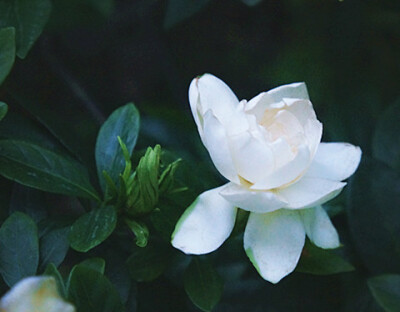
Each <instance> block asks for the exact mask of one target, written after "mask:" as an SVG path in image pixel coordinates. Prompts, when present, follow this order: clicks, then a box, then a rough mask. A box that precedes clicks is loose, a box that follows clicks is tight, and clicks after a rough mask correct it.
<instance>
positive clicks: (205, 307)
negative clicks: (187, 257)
mask: <svg viewBox="0 0 400 312" xmlns="http://www.w3.org/2000/svg"><path fill="white" fill-rule="evenodd" d="M184 287H185V291H186V293H187V294H188V296H189V298H190V300H192V302H193V303H194V304H195V305H196V306H197V307H199V308H200V309H201V310H202V311H212V309H213V308H214V307H215V305H216V304H217V303H218V301H219V300H220V298H221V296H222V292H223V289H224V283H223V280H222V278H221V277H220V276H219V274H218V273H217V271H215V269H214V268H213V266H212V265H211V264H210V263H209V262H208V261H207V260H205V259H200V258H199V257H196V258H193V260H192V262H191V263H190V265H189V266H188V267H187V269H186V271H185V274H184Z"/></svg>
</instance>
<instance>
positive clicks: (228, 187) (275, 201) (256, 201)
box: [220, 183, 287, 213]
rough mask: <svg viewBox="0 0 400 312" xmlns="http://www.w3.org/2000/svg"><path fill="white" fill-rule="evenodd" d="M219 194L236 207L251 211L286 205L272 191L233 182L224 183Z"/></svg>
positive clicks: (265, 210)
mask: <svg viewBox="0 0 400 312" xmlns="http://www.w3.org/2000/svg"><path fill="white" fill-rule="evenodd" d="M220 194H221V196H222V197H224V198H225V199H226V200H227V201H229V202H231V203H232V204H233V205H235V206H236V207H239V208H242V209H244V210H247V211H252V212H260V213H265V212H271V211H274V210H277V209H279V208H282V207H284V206H286V205H287V203H286V202H284V201H282V200H281V199H280V198H279V197H278V196H277V195H276V194H274V193H272V192H268V191H251V190H249V189H247V188H245V187H243V186H240V185H237V184H235V183H228V184H225V185H224V186H223V187H222V189H221V192H220Z"/></svg>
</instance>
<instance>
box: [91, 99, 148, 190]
mask: <svg viewBox="0 0 400 312" xmlns="http://www.w3.org/2000/svg"><path fill="white" fill-rule="evenodd" d="M139 120H140V119H139V112H138V110H137V108H136V107H135V105H133V104H132V103H130V104H127V105H125V106H122V107H120V108H118V109H116V110H115V111H114V112H113V113H112V114H111V115H110V117H108V119H107V120H106V122H105V123H104V124H103V126H102V127H101V129H100V131H99V135H98V136H97V141H96V150H95V156H96V164H97V174H98V177H99V180H100V185H101V187H102V189H103V190H104V189H105V181H104V177H103V170H105V171H107V173H108V174H109V175H110V177H111V178H112V180H113V181H114V182H115V183H117V181H118V176H119V174H120V173H121V172H122V171H123V170H124V168H125V159H124V155H123V153H122V150H121V147H120V145H119V143H118V139H117V137H118V136H119V137H120V138H121V140H122V141H123V142H124V143H125V145H126V146H127V148H128V151H129V152H130V154H132V151H133V149H134V147H135V145H136V140H137V137H138V134H139Z"/></svg>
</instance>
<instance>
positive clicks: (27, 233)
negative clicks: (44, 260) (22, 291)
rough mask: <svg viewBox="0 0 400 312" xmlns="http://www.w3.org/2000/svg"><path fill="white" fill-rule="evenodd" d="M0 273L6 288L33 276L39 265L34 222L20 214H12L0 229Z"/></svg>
mask: <svg viewBox="0 0 400 312" xmlns="http://www.w3.org/2000/svg"><path fill="white" fill-rule="evenodd" d="M0 246H1V248H0V273H1V275H2V276H3V279H4V281H5V282H6V283H7V285H8V286H10V287H11V286H13V285H14V284H15V283H17V282H18V281H19V280H20V279H22V278H24V277H27V276H31V275H35V273H36V269H37V266H38V263H39V243H38V232H37V227H36V224H35V222H33V220H32V219H31V218H29V217H28V216H27V215H25V214H23V213H21V212H15V213H13V214H12V215H11V216H10V217H9V218H8V219H7V220H6V221H5V222H4V223H3V225H2V227H1V228H0Z"/></svg>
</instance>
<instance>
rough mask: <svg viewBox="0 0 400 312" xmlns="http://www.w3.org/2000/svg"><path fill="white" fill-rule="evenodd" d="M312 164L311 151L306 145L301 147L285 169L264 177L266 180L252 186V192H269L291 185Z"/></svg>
mask: <svg viewBox="0 0 400 312" xmlns="http://www.w3.org/2000/svg"><path fill="white" fill-rule="evenodd" d="M309 163H310V150H309V149H308V147H307V146H306V145H302V146H300V147H299V150H298V152H297V155H296V157H295V158H294V159H293V160H292V161H290V162H289V163H287V164H286V165H284V166H283V167H281V168H279V169H277V170H275V171H273V172H272V173H271V174H266V175H264V178H263V179H262V180H260V181H259V182H257V183H255V184H254V185H253V186H251V189H252V190H269V189H273V188H277V187H281V186H283V185H285V184H287V183H291V182H292V181H294V180H296V179H297V178H298V177H300V176H301V175H302V174H303V172H305V171H306V169H307V167H308V165H309Z"/></svg>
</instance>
